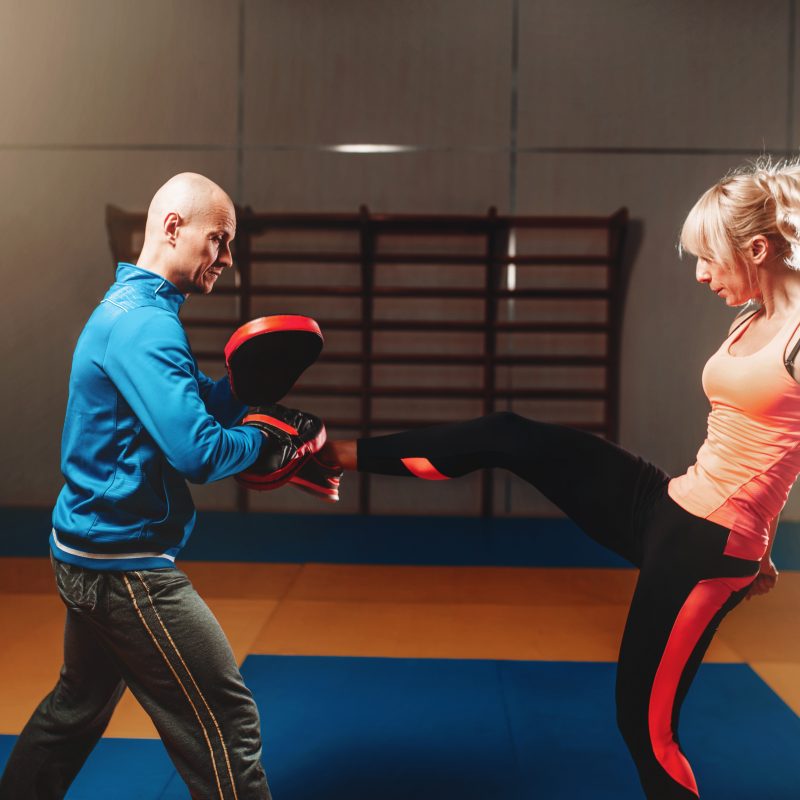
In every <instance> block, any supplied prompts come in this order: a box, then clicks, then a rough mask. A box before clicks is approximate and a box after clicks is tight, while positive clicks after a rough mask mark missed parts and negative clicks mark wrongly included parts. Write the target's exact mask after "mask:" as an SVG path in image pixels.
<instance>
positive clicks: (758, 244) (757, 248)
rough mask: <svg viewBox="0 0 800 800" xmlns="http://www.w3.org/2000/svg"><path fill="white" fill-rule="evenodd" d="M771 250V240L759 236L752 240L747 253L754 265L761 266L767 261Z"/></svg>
mask: <svg viewBox="0 0 800 800" xmlns="http://www.w3.org/2000/svg"><path fill="white" fill-rule="evenodd" d="M771 249H772V248H771V246H770V242H769V239H767V237H766V236H761V235H760V234H759V235H758V236H754V237H753V238H752V239H751V240H750V245H749V247H748V250H747V253H748V255H749V256H750V260H751V261H752V262H753V263H754V264H756V265H757V266H761V264H763V263H764V262H765V261H766V260H767V257H768V256H769V254H770V250H771Z"/></svg>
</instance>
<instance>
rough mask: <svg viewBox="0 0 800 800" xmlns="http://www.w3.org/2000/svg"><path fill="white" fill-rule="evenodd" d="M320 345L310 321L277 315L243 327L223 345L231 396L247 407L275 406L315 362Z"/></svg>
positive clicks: (297, 317)
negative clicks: (273, 404) (232, 394)
mask: <svg viewBox="0 0 800 800" xmlns="http://www.w3.org/2000/svg"><path fill="white" fill-rule="evenodd" d="M322 344H323V339H322V332H321V331H320V329H319V325H317V323H316V322H315V321H314V320H313V319H311V317H303V316H300V315H297V314H279V315H276V316H272V317H259V318H258V319H254V320H252V321H250V322H247V323H245V324H244V325H242V327H241V328H239V329H238V330H236V331H235V332H234V334H233V336H231V338H230V339H228V343H227V344H226V345H225V366H226V367H227V368H228V378H229V379H230V382H231V389H232V390H233V393H234V395H235V396H236V397H237V398H238V399H239V400H241V401H242V402H243V403H245V404H247V405H249V406H259V405H263V404H265V403H275V402H277V401H278V400H280V399H281V398H282V397H283V396H284V395H286V394H287V393H288V392H289V390H290V389H291V388H292V386H294V384H295V382H296V381H297V379H298V378H299V377H300V376H301V375H302V374H303V372H305V370H306V369H307V368H308V367H310V366H311V365H312V364H313V363H314V362H315V361H316V360H317V358H318V356H319V354H320V353H321V352H322Z"/></svg>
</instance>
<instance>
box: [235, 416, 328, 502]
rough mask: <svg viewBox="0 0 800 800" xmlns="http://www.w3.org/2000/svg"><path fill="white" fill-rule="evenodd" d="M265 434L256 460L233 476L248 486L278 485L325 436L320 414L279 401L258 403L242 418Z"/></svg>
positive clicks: (256, 487)
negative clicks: (317, 415) (309, 412)
mask: <svg viewBox="0 0 800 800" xmlns="http://www.w3.org/2000/svg"><path fill="white" fill-rule="evenodd" d="M242 424H243V425H252V426H253V427H255V428H258V429H259V430H260V431H261V433H262V434H264V441H263V442H262V443H261V450H260V451H259V454H258V457H257V458H256V460H255V462H254V463H253V464H251V465H250V466H249V467H248V468H247V469H246V470H245V471H244V472H240V473H239V474H238V475H236V476H235V478H236V481H237V482H238V483H240V484H241V485H242V486H246V487H247V488H248V489H255V490H257V491H267V490H270V489H277V488H278V487H279V486H282V485H283V484H284V483H286V482H287V481H288V480H289V479H290V478H291V477H292V475H294V474H295V473H296V472H297V471H298V470H299V469H300V468H301V467H302V465H303V463H304V462H305V461H306V459H307V458H308V457H309V456H310V455H311V454H312V453H316V452H317V451H318V450H319V449H320V448H321V447H322V446H323V445H324V444H325V440H326V438H327V434H326V432H325V425H324V424H323V422H322V420H321V419H319V417H315V416H314V415H313V414H307V413H305V412H304V411H298V410H297V409H294V408H287V407H286V406H282V405H279V404H278V403H270V404H267V405H263V406H258V407H256V408H253V409H251V410H250V412H249V413H248V414H247V415H246V416H245V418H244V419H243V420H242Z"/></svg>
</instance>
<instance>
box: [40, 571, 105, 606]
mask: <svg viewBox="0 0 800 800" xmlns="http://www.w3.org/2000/svg"><path fill="white" fill-rule="evenodd" d="M52 561H53V569H54V570H55V575H56V586H57V587H58V593H59V594H60V595H61V599H62V600H63V601H64V603H65V604H66V605H67V607H69V608H74V609H77V610H79V611H94V609H95V607H96V606H97V592H98V589H99V587H100V581H101V580H102V577H103V574H102V573H101V572H95V571H92V570H88V569H83V568H82V567H76V566H75V565H74V564H67V563H65V562H64V561H58V560H57V559H52Z"/></svg>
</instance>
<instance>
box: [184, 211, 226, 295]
mask: <svg viewBox="0 0 800 800" xmlns="http://www.w3.org/2000/svg"><path fill="white" fill-rule="evenodd" d="M235 234H236V216H235V212H234V210H233V206H231V204H230V202H229V201H228V200H227V198H225V199H223V198H220V199H219V200H215V201H213V202H211V203H209V205H208V207H207V208H205V209H203V210H200V211H198V212H197V213H195V214H193V215H192V217H191V218H190V219H189V220H186V221H184V222H183V223H182V224H181V225H180V227H179V229H178V236H177V237H176V238H175V260H176V264H177V269H176V273H175V278H174V279H173V283H175V285H176V286H177V287H178V289H180V290H181V291H182V292H184V293H185V294H209V293H210V292H211V290H212V289H213V288H214V284H215V283H216V282H217V278H219V276H220V275H221V274H222V271H223V270H225V269H229V268H230V267H232V266H233V257H232V256H231V247H230V245H231V241H233V237H234V236H235Z"/></svg>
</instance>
